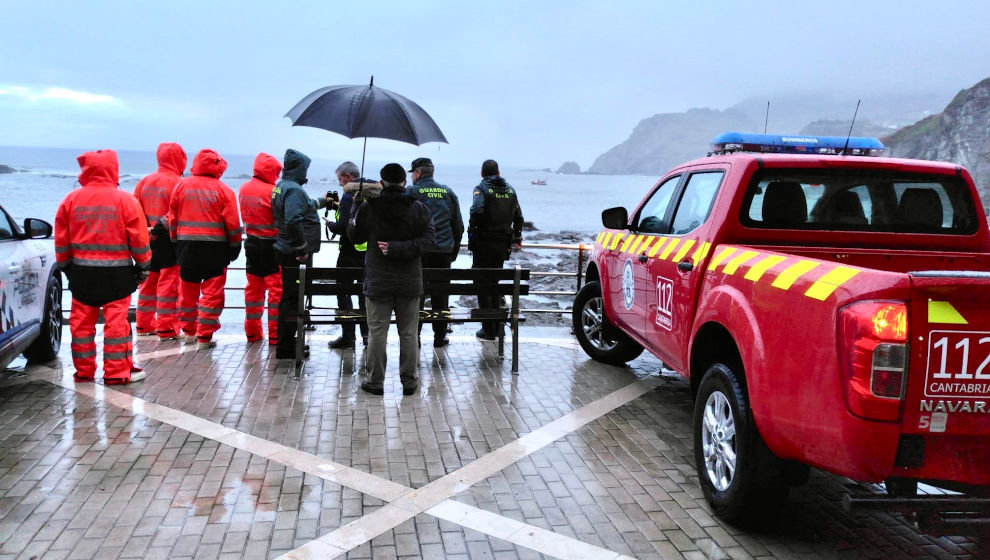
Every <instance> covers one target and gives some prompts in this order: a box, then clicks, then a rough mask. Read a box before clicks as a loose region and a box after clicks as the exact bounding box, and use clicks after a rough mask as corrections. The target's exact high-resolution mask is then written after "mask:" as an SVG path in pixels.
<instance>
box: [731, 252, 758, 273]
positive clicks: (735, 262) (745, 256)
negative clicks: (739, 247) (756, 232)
mask: <svg viewBox="0 0 990 560" xmlns="http://www.w3.org/2000/svg"><path fill="white" fill-rule="evenodd" d="M758 255H759V253H757V252H756V251H743V252H742V253H739V255H737V256H736V258H734V259H732V260H731V261H729V264H727V265H725V268H723V269H722V272H723V273H725V274H729V275H732V274H734V273H735V272H736V270H737V269H738V268H739V265H741V264H743V263H744V262H746V261H748V260H750V259H752V258H753V257H756V256H758Z"/></svg>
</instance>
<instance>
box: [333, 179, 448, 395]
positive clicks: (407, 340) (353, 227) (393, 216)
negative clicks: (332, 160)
mask: <svg viewBox="0 0 990 560" xmlns="http://www.w3.org/2000/svg"><path fill="white" fill-rule="evenodd" d="M381 177H382V187H383V189H382V192H381V196H379V197H378V198H372V199H370V200H367V201H365V202H363V203H362V204H361V206H360V207H359V208H358V210H357V212H356V213H354V214H352V216H351V221H350V223H349V224H348V228H347V232H348V234H349V235H350V236H351V240H352V241H353V242H354V243H367V244H368V251H367V253H366V254H365V264H364V266H365V274H364V296H365V305H366V306H367V308H368V331H369V333H368V334H369V340H368V357H367V360H368V376H369V379H368V381H366V382H364V383H362V384H361V389H362V390H363V391H365V392H368V393H371V394H373V395H381V394H384V392H385V388H384V382H385V345H386V343H387V342H388V326H389V322H390V318H391V316H392V312H393V311H394V312H395V321H396V325H397V327H398V330H399V379H400V380H401V381H402V394H404V395H411V394H413V393H415V392H416V390H417V389H418V388H419V379H418V377H417V375H416V365H417V363H418V362H419V356H418V350H417V340H416V339H417V335H416V331H417V329H418V323H419V298H420V296H421V295H422V293H423V266H422V264H421V262H420V257H421V255H422V254H423V253H425V252H426V251H428V250H430V249H431V248H432V247H433V245H434V241H435V239H434V238H435V233H434V229H433V219H432V217H431V216H430V210H429V208H427V207H426V205H425V204H423V203H422V202H420V201H419V200H418V199H417V198H415V197H414V196H410V195H409V193H407V192H406V191H405V188H404V187H405V185H406V172H405V171H404V170H403V169H402V166H401V165H399V164H397V163H390V164H388V165H386V166H385V167H383V168H382V170H381Z"/></svg>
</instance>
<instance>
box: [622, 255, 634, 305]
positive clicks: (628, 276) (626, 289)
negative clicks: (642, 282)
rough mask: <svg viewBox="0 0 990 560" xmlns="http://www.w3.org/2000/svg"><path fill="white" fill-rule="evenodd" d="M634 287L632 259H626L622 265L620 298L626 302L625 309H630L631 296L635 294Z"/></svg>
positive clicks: (631, 303)
mask: <svg viewBox="0 0 990 560" xmlns="http://www.w3.org/2000/svg"><path fill="white" fill-rule="evenodd" d="M634 288H635V284H634V281H633V264H632V259H626V265H625V266H623V267H622V299H623V302H624V303H625V304H626V309H632V306H633V298H634V296H635V294H636V290H635V289H634Z"/></svg>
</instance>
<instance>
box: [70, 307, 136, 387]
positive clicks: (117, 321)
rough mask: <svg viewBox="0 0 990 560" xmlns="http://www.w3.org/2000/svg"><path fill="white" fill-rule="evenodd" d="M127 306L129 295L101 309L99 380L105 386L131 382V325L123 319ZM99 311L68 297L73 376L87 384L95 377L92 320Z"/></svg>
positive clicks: (97, 316)
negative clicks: (101, 344)
mask: <svg viewBox="0 0 990 560" xmlns="http://www.w3.org/2000/svg"><path fill="white" fill-rule="evenodd" d="M130 306H131V296H130V295H128V296H127V297H124V298H121V299H118V300H114V301H111V302H109V303H107V304H105V305H103V306H102V309H103V317H104V320H105V324H104V328H103V381H104V382H105V383H108V384H114V383H129V382H130V380H131V367H132V366H133V365H134V357H133V343H132V341H131V324H130V322H129V321H128V320H127V311H128V308H130ZM100 309H101V308H100V307H93V306H90V305H86V304H85V303H83V302H81V301H79V300H78V299H76V298H72V312H71V313H69V333H70V334H71V336H72V343H71V348H72V365H73V366H74V367H75V368H76V373H75V375H74V377H75V378H76V379H77V380H79V381H89V380H92V379H93V378H94V377H95V376H96V321H97V319H98V318H99V316H100Z"/></svg>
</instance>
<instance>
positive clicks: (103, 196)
mask: <svg viewBox="0 0 990 560" xmlns="http://www.w3.org/2000/svg"><path fill="white" fill-rule="evenodd" d="M78 161H79V166H80V167H81V168H82V173H80V175H79V182H80V183H81V184H82V186H83V188H81V189H78V190H74V191H72V192H70V193H69V194H68V195H66V197H65V199H64V200H62V203H61V204H59V206H58V210H57V211H56V213H55V228H54V229H55V262H56V263H57V265H58V266H59V267H60V268H63V269H64V268H67V267H68V266H69V265H78V266H89V267H118V266H131V263H132V259H133V262H134V263H135V264H137V266H139V267H141V268H148V267H149V266H150V265H151V247H150V246H149V245H148V228H147V225H146V223H145V217H144V212H143V211H142V210H141V205H140V204H139V203H138V201H137V199H136V198H134V197H133V196H132V195H131V194H130V193H127V192H124V191H122V190H119V189H118V188H117V178H118V172H117V154H116V152H114V151H112V150H100V151H98V152H87V153H85V154H83V155H81V156H79V158H78Z"/></svg>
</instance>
